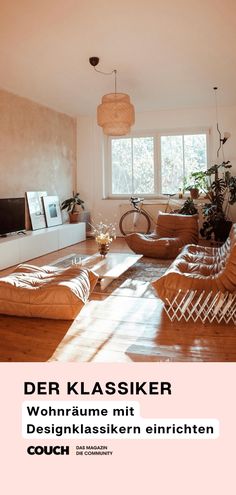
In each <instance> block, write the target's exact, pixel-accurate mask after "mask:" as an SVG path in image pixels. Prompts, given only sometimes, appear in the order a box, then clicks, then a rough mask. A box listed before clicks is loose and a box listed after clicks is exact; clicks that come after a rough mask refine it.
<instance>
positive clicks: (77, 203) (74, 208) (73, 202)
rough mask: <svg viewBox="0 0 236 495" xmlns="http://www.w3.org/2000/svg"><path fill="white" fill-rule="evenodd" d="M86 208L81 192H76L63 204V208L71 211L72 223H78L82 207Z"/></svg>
mask: <svg viewBox="0 0 236 495" xmlns="http://www.w3.org/2000/svg"><path fill="white" fill-rule="evenodd" d="M78 207H80V208H82V209H83V210H84V201H83V200H82V199H81V198H80V197H79V193H74V192H73V196H72V198H68V199H65V201H63V202H62V204H61V209H62V210H67V211H68V213H69V220H70V223H77V222H78V221H79V216H80V209H78Z"/></svg>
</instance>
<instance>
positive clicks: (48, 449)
mask: <svg viewBox="0 0 236 495" xmlns="http://www.w3.org/2000/svg"><path fill="white" fill-rule="evenodd" d="M27 453H28V454H29V455H69V453H70V448H69V447H68V446H66V447H65V446H64V445H53V446H52V445H44V446H43V445H36V446H35V445H30V447H28V448H27Z"/></svg>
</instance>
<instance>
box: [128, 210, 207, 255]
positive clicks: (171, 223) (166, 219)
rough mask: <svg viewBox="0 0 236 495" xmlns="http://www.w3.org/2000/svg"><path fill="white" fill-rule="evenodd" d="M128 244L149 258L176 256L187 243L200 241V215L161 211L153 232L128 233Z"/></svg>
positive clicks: (136, 251) (133, 249)
mask: <svg viewBox="0 0 236 495" xmlns="http://www.w3.org/2000/svg"><path fill="white" fill-rule="evenodd" d="M125 240H126V242H127V244H128V246H129V247H130V248H131V249H132V251H134V252H135V253H137V254H143V255H144V256H148V257H149V258H166V259H172V258H175V257H176V256H177V255H178V254H179V251H180V249H181V248H182V247H183V246H185V245H186V244H190V243H191V244H195V243H197V242H198V215H191V216H188V215H179V214H175V213H173V214H170V213H162V212H159V214H158V217H157V224H156V228H155V231H154V232H153V234H149V235H144V234H136V233H134V234H128V235H127V236H126V237H125Z"/></svg>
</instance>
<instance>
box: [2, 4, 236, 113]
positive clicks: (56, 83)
mask: <svg viewBox="0 0 236 495" xmlns="http://www.w3.org/2000/svg"><path fill="white" fill-rule="evenodd" d="M0 12H1V15H0V87H1V88H2V89H6V90H9V91H12V92H14V93H16V94H18V95H21V96H25V97H28V98H30V99H32V100H35V101H37V102H39V103H42V104H44V105H47V106H49V107H51V108H54V109H56V110H59V111H61V112H65V113H67V114H70V115H74V116H75V115H77V114H81V115H91V114H95V112H96V107H97V105H98V103H99V102H100V99H101V96H102V95H103V94H105V93H109V92H113V90H114V78H113V76H103V75H101V74H98V73H96V72H95V71H94V69H93V68H92V67H91V66H90V65H89V63H88V59H89V57H90V56H99V57H100V64H99V67H98V68H100V69H101V70H104V71H110V70H112V69H114V68H116V69H117V71H118V88H117V89H118V91H121V92H127V93H128V94H130V96H131V100H132V102H133V103H134V105H135V108H136V111H153V110H159V109H168V108H180V107H202V106H212V105H213V104H214V95H213V91H212V87H213V86H214V85H218V86H219V92H218V99H219V104H220V105H235V104H236V2H235V0H224V1H223V0H221V1H219V0H165V1H163V0H143V1H140V0H119V1H112V0H93V1H90V0H87V1H86V0H38V1H37V0H33V1H32V0H11V1H9V0H0Z"/></svg>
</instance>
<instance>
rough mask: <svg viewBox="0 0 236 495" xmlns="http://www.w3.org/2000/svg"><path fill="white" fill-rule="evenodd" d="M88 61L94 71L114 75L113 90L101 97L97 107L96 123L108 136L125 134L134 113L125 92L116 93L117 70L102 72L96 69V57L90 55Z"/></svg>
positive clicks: (131, 122) (128, 129)
mask: <svg viewBox="0 0 236 495" xmlns="http://www.w3.org/2000/svg"><path fill="white" fill-rule="evenodd" d="M89 63H90V64H91V65H92V67H93V68H94V70H95V71H96V72H99V73H100V74H103V75H106V76H109V75H112V74H114V77H115V92H114V93H109V94H106V95H104V96H103V97H102V103H101V104H100V105H99V106H98V108H97V123H98V125H99V126H100V127H102V128H103V132H104V134H106V135H108V136H125V135H126V134H128V133H129V132H130V127H131V126H132V125H133V124H134V121H135V114H134V106H133V105H132V103H130V97H129V96H128V95H127V94H125V93H117V70H116V69H113V70H112V71H111V72H103V71H101V70H98V69H96V66H97V65H98V64H99V58H98V57H90V59H89Z"/></svg>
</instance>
